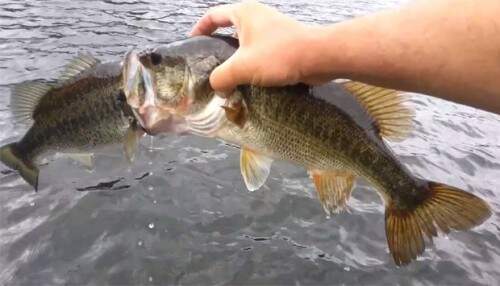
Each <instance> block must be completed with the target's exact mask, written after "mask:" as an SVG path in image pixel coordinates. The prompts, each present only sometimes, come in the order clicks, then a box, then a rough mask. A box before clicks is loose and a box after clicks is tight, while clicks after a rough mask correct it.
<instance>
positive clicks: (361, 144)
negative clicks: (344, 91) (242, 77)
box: [235, 86, 427, 208]
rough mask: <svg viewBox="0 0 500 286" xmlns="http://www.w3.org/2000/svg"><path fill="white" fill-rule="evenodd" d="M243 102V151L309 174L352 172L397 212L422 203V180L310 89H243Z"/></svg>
mask: <svg viewBox="0 0 500 286" xmlns="http://www.w3.org/2000/svg"><path fill="white" fill-rule="evenodd" d="M242 99H243V101H244V103H245V105H246V107H247V109H248V119H247V124H248V126H245V127H244V128H243V129H241V131H240V132H241V135H240V137H241V138H243V139H241V141H242V142H241V143H242V144H243V145H247V146H252V147H253V148H256V149H257V150H263V151H264V152H266V153H270V154H273V156H275V157H277V158H278V159H282V160H287V161H292V162H294V163H297V164H299V165H302V166H304V167H306V168H307V169H309V170H312V169H316V170H336V169H341V170H342V169H345V170H350V171H353V172H354V173H355V174H356V175H358V176H360V177H364V178H366V179H368V180H369V181H370V182H371V183H373V184H374V185H376V186H377V187H378V188H377V189H379V190H381V191H383V192H384V193H383V195H384V196H388V197H390V198H391V199H394V200H396V201H397V202H398V204H396V205H397V206H401V207H402V208H405V207H407V206H412V205H415V201H420V200H422V199H423V198H425V197H426V194H427V193H426V191H425V190H424V189H422V188H421V184H422V182H421V180H418V179H416V178H415V177H414V176H412V175H411V174H410V172H409V171H408V169H407V168H406V167H404V166H403V165H402V164H401V163H400V162H399V161H397V159H396V158H395V157H394V155H393V154H392V153H391V151H390V150H389V149H388V148H387V146H386V145H385V144H384V143H383V141H382V140H381V139H380V138H377V137H376V136H373V135H372V134H373V132H371V131H372V130H366V129H364V128H362V127H360V126H359V125H358V124H356V123H355V121H353V120H352V118H351V117H350V116H349V115H348V114H347V113H345V112H344V111H343V110H342V109H340V108H338V107H336V106H335V105H332V104H329V103H327V102H325V101H323V100H321V99H318V98H315V97H314V96H312V94H311V93H310V91H309V89H307V88H304V87H301V86H295V87H286V88H257V87H247V88H244V89H243V92H242ZM373 128H375V127H373ZM235 132H237V131H235ZM252 147H251V148H252Z"/></svg>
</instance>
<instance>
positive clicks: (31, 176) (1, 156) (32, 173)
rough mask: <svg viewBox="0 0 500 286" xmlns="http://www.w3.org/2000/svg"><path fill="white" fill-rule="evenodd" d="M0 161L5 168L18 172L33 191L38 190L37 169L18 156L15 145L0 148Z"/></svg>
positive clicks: (31, 163)
mask: <svg viewBox="0 0 500 286" xmlns="http://www.w3.org/2000/svg"><path fill="white" fill-rule="evenodd" d="M0 161H2V163H4V164H5V165H6V166H7V167H9V168H11V169H14V170H16V171H18V172H19V174H20V175H21V177H22V178H23V179H24V180H25V181H26V182H28V184H30V185H31V186H33V188H35V191H37V190H38V168H37V167H36V166H35V165H34V164H33V162H31V161H29V160H26V159H23V158H22V157H21V156H20V155H19V154H18V152H17V151H16V143H11V144H8V145H5V146H3V147H1V148H0Z"/></svg>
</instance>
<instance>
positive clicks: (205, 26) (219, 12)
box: [189, 4, 237, 36]
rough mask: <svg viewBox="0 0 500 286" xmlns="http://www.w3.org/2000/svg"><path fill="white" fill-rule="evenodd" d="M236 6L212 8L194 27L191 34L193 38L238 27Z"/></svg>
mask: <svg viewBox="0 0 500 286" xmlns="http://www.w3.org/2000/svg"><path fill="white" fill-rule="evenodd" d="M235 6H236V4H227V5H221V6H217V7H214V8H210V9H209V10H208V12H207V13H206V14H205V15H203V16H202V17H201V18H200V19H199V20H198V22H197V23H196V24H195V25H194V26H193V29H191V32H190V33H189V34H190V35H191V36H199V35H210V34H212V33H213V32H214V31H215V30H217V28H220V27H230V26H233V25H237V23H236V17H235V13H234V10H235Z"/></svg>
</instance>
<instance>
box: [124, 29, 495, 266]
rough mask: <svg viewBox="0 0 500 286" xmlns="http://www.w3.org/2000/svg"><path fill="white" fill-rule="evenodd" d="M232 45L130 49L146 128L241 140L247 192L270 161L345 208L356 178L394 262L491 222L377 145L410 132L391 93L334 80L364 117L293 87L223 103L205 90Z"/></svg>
mask: <svg viewBox="0 0 500 286" xmlns="http://www.w3.org/2000/svg"><path fill="white" fill-rule="evenodd" d="M236 48H237V42H236V41H235V40H234V39H231V38H222V37H196V38H192V39H187V40H183V41H178V42H174V43H172V44H170V45H167V46H166V47H162V48H158V49H154V50H148V51H144V52H140V53H134V52H132V53H129V54H128V55H127V58H126V60H125V62H124V72H123V75H124V77H125V87H124V92H125V95H126V97H127V102H128V103H129V104H130V106H131V107H132V108H133V109H134V112H135V113H136V114H137V115H138V117H139V120H140V122H141V124H142V125H143V127H144V128H146V129H148V130H150V132H151V133H159V132H187V133H192V134H197V135H201V136H205V137H213V138H220V139H223V140H226V141H229V142H232V143H235V144H239V145H240V146H241V147H242V151H241V157H240V167H241V173H242V176H243V179H244V181H245V183H246V186H247V188H248V189H249V190H255V189H258V188H260V187H261V186H262V185H263V184H264V182H265V180H266V178H267V176H268V175H269V171H270V167H271V163H272V162H273V160H275V159H280V160H287V161H290V162H293V163H295V164H298V165H301V166H304V167H305V168H306V169H307V170H308V171H309V173H310V175H311V177H312V180H313V182H314V185H315V187H316V191H317V195H318V198H319V200H320V201H321V203H322V205H323V207H324V209H325V210H326V211H327V212H328V213H331V212H336V211H338V210H341V209H343V208H344V207H345V205H346V202H347V200H348V199H349V196H350V194H351V191H352V188H353V184H354V181H355V179H356V178H358V177H362V178H364V179H366V180H367V181H368V182H370V183H371V184H372V185H373V186H374V187H375V189H376V190H377V191H378V193H379V194H380V195H381V197H382V198H383V201H384V203H385V207H386V211H385V228H386V236H387V242H388V246H389V250H390V252H391V254H392V257H393V259H394V261H395V263H396V264H397V265H403V264H407V263H409V262H410V261H411V260H413V259H415V258H416V257H417V256H418V255H419V254H421V253H422V252H423V251H424V249H425V244H426V242H425V238H427V239H428V240H432V238H433V237H434V236H437V233H438V231H442V232H444V233H448V232H449V231H450V230H467V229H470V228H472V227H474V226H476V225H479V224H481V223H482V222H483V221H485V220H486V219H487V218H488V217H489V216H490V214H491V212H490V209H489V206H488V205H487V203H486V202H484V201H483V200H482V199H480V198H478V197H477V196H475V195H473V194H470V193H467V192H465V191H463V190H460V189H457V188H455V187H452V186H448V185H446V184H443V183H438V182H431V181H427V180H424V179H420V178H417V177H415V176H414V175H412V174H411V172H410V171H409V170H408V169H407V168H406V167H405V166H404V165H403V164H401V163H400V162H399V161H398V160H397V158H396V157H395V156H394V154H393V153H392V151H391V150H390V148H389V147H388V146H387V145H386V144H385V142H384V140H383V139H388V140H401V139H403V138H404V137H405V136H406V134H407V133H408V132H409V131H410V127H411V122H412V112H411V110H410V109H409V108H408V107H406V106H405V105H404V97H403V96H402V95H401V94H400V93H398V92H397V91H395V90H387V89H383V88H379V87H374V86H370V85H367V84H364V83H360V82H353V81H345V82H343V83H340V85H341V86H342V88H343V90H345V91H346V92H348V93H349V94H351V95H352V96H353V98H355V99H356V100H357V101H358V103H359V106H361V107H362V108H363V109H364V111H365V112H366V114H367V116H366V118H368V119H367V120H364V121H360V120H356V119H355V118H353V116H352V115H351V114H350V113H349V112H348V111H346V110H345V109H342V108H340V107H339V106H338V105H336V104H335V103H333V104H332V103H328V102H326V101H324V100H322V99H320V98H318V97H315V96H314V92H315V88H313V87H310V86H305V85H300V84H299V85H295V86H288V87H279V88H278V87H276V88H262V87H256V86H240V87H238V88H237V89H236V90H235V91H234V93H233V94H232V95H231V96H230V97H229V98H228V99H223V98H221V97H219V96H217V95H216V93H215V92H214V91H213V90H212V89H211V87H210V84H209V81H208V78H209V74H210V72H211V71H212V70H213V69H214V68H215V67H216V66H217V65H219V64H220V63H222V62H223V61H224V60H226V59H227V58H228V57H229V56H231V55H232V53H234V51H235V49H236Z"/></svg>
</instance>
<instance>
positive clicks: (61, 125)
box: [0, 55, 140, 190]
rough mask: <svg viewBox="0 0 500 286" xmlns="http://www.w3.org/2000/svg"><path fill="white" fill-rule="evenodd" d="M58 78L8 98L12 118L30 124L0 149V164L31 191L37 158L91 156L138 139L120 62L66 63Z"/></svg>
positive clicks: (15, 91)
mask: <svg viewBox="0 0 500 286" xmlns="http://www.w3.org/2000/svg"><path fill="white" fill-rule="evenodd" d="M61 77H62V78H63V79H60V80H59V81H57V82H55V83H40V82H28V83H24V84H20V85H17V86H15V87H14V88H13V90H12V94H11V107H12V112H13V116H14V118H17V121H18V122H24V123H28V124H30V125H31V126H30V127H29V129H28V131H27V132H26V134H25V135H24V136H23V137H22V138H21V139H20V140H19V141H17V142H15V143H11V144H8V145H6V146H3V147H1V148H0V161H2V162H3V163H4V164H5V165H7V166H9V167H10V168H13V169H16V170H18V171H19V172H20V174H21V176H22V177H23V178H24V179H25V180H26V181H27V182H28V183H30V184H31V185H32V186H33V187H34V188H35V190H37V189H38V173H39V170H38V167H37V164H36V161H37V159H39V158H40V157H42V156H44V155H47V154H48V153H52V152H90V151H93V150H94V149H95V148H97V147H101V146H105V145H109V144H117V143H122V142H124V141H125V140H126V138H127V133H128V132H132V133H134V134H135V133H137V136H139V135H140V134H139V133H140V128H139V126H138V125H137V123H136V120H135V117H134V116H133V113H132V111H131V109H130V107H129V106H128V105H127V104H126V99H125V96H124V94H123V92H122V89H121V88H122V85H123V82H122V79H123V77H122V75H121V67H120V63H119V62H112V63H105V64H102V63H100V62H99V61H98V60H96V59H94V58H92V57H91V56H88V55H86V56H83V55H82V56H80V57H78V58H76V59H74V60H73V61H72V62H71V63H70V64H68V66H67V67H66V71H65V72H64V73H63V75H62V76H61ZM132 137H133V136H132ZM135 139H137V138H135ZM131 140H132V139H131ZM126 144H132V145H133V144H134V143H132V142H129V143H126Z"/></svg>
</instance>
